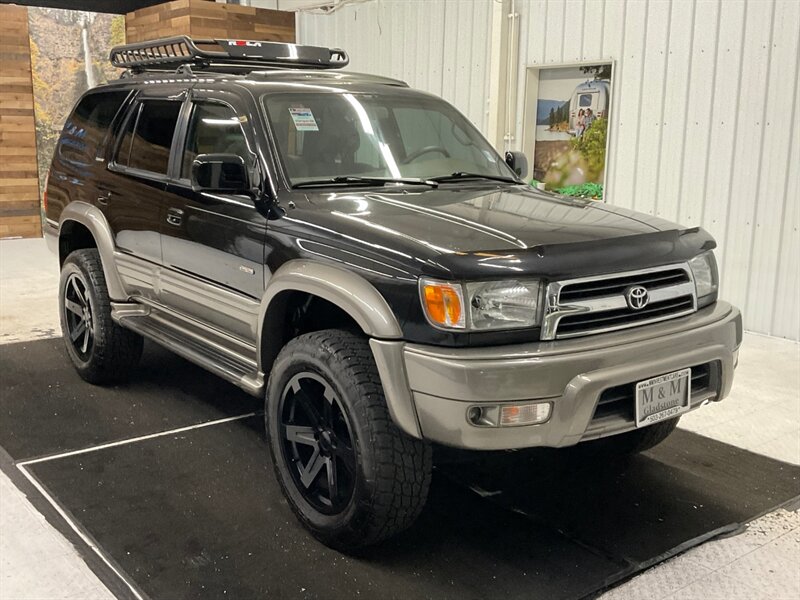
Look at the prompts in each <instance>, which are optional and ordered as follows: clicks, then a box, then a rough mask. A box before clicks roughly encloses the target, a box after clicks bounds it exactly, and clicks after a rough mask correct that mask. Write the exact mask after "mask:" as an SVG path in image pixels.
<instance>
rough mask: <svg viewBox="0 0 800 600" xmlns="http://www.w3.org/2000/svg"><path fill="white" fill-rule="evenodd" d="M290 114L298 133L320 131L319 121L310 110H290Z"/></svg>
mask: <svg viewBox="0 0 800 600" xmlns="http://www.w3.org/2000/svg"><path fill="white" fill-rule="evenodd" d="M289 114H290V115H292V121H294V127H295V129H297V131H319V127H317V121H316V119H315V118H314V114H313V113H312V112H311V109H310V108H290V109H289Z"/></svg>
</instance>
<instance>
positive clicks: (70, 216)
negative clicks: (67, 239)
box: [58, 201, 128, 301]
mask: <svg viewBox="0 0 800 600" xmlns="http://www.w3.org/2000/svg"><path fill="white" fill-rule="evenodd" d="M67 221H75V222H76V223H80V224H81V225H83V226H85V227H86V228H87V229H88V230H89V232H90V233H91V234H92V236H93V237H94V240H95V242H96V243H97V250H98V252H100V259H101V261H102V263H103V273H104V274H105V276H106V286H107V287H108V295H109V296H110V297H111V299H112V300H118V301H122V300H127V299H128V294H127V293H126V292H125V286H124V285H123V284H122V279H120V276H119V273H118V272H117V267H116V264H115V263H114V248H115V246H114V235H113V234H112V233H111V227H110V226H109V224H108V221H107V220H106V217H105V215H104V214H103V213H102V212H101V211H100V209H99V208H97V207H96V206H92V205H91V204H88V203H86V202H80V201H76V202H70V203H69V204H68V205H67V206H66V207H65V208H64V210H63V211H62V212H61V217H60V218H59V222H58V231H59V237H60V236H61V232H62V231H63V228H64V224H65V223H66V222H67Z"/></svg>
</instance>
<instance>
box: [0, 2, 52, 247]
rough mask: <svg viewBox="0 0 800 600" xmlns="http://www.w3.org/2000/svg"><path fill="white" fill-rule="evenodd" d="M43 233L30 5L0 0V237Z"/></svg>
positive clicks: (36, 235) (39, 234)
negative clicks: (0, 0) (29, 27)
mask: <svg viewBox="0 0 800 600" xmlns="http://www.w3.org/2000/svg"><path fill="white" fill-rule="evenodd" d="M41 234H42V223H41V209H40V204H39V180H38V175H37V171H36V125H35V122H34V117H33V83H32V82H31V50H30V43H29V41H28V9H27V8H25V7H24V6H9V5H8V4H1V5H0V238H7V237H38V236H41Z"/></svg>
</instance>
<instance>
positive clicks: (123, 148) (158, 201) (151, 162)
mask: <svg viewBox="0 0 800 600" xmlns="http://www.w3.org/2000/svg"><path fill="white" fill-rule="evenodd" d="M172 91H173V92H174V93H169V92H166V93H165V94H164V95H158V96H154V95H140V97H139V98H137V99H136V101H135V102H134V103H133V105H132V106H131V109H130V110H129V112H128V114H127V117H126V119H125V121H124V122H123V124H122V126H121V128H120V130H119V132H118V134H117V137H116V140H115V144H114V146H113V150H112V156H111V160H110V161H109V164H108V171H107V175H106V176H105V177H104V178H103V180H102V182H101V183H100V184H99V185H98V198H97V203H98V206H100V208H101V210H102V211H103V213H104V214H105V217H106V219H107V220H108V223H109V226H110V227H111V230H112V232H113V234H114V239H115V243H116V247H117V250H119V251H120V252H121V254H122V256H121V257H120V259H119V260H118V265H119V271H120V275H121V276H122V278H123V281H124V282H125V283H126V286H127V287H128V288H129V292H131V293H140V294H142V295H144V296H146V297H153V298H155V296H156V293H155V277H156V273H157V267H158V266H159V265H160V264H161V261H162V253H161V232H160V230H161V224H162V222H163V220H164V215H165V208H166V206H167V204H168V200H169V195H168V193H167V189H166V188H167V180H168V173H169V172H170V167H171V160H172V158H171V149H172V145H173V143H174V139H175V135H176V130H177V124H178V119H179V116H180V113H181V109H182V105H183V103H184V101H185V100H186V90H185V89H184V90H172Z"/></svg>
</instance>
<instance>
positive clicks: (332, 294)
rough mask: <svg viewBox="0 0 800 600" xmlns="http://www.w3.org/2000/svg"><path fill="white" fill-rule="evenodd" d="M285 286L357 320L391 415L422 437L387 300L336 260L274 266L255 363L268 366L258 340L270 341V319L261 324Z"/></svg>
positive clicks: (263, 303)
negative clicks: (371, 355)
mask: <svg viewBox="0 0 800 600" xmlns="http://www.w3.org/2000/svg"><path fill="white" fill-rule="evenodd" d="M288 291H296V292H305V293H308V294H313V295H315V296H318V297H320V298H323V299H325V300H327V301H328V302H331V303H332V304H335V305H336V306H338V307H339V308H341V309H342V310H343V311H345V312H346V313H347V314H349V315H350V316H351V317H352V318H353V320H355V322H356V323H358V325H359V327H361V329H362V331H363V332H364V333H365V334H366V335H368V336H369V337H370V338H371V339H370V347H371V349H372V353H373V356H374V358H375V363H376V365H377V366H378V373H379V375H380V378H381V383H382V384H383V390H384V396H385V397H386V403H387V405H388V408H389V413H390V415H391V416H392V419H393V420H394V422H395V423H396V424H397V426H398V427H400V429H402V430H403V431H405V432H406V433H407V434H409V435H412V436H414V437H417V438H419V437H422V434H421V430H420V427H419V420H418V418H417V411H416V408H415V406H414V400H413V396H412V394H411V390H410V388H409V387H408V378H407V377H406V372H405V366H404V364H403V361H402V356H401V355H402V346H403V341H402V337H403V332H402V330H401V329H400V325H399V323H398V322H397V318H396V317H395V315H394V312H393V311H392V309H391V308H390V307H389V304H388V303H387V302H386V299H385V298H384V297H383V296H382V295H381V294H380V292H378V290H376V289H375V287H373V285H372V284H371V283H369V281H367V280H366V279H365V278H363V277H361V276H360V275H358V274H357V273H354V272H352V271H349V270H347V269H344V268H341V267H338V266H336V265H329V264H324V263H319V262H315V261H309V260H303V259H296V260H291V261H289V262H287V263H286V264H284V265H282V266H281V267H280V268H279V269H278V270H277V271H275V273H274V274H273V275H272V277H271V278H270V280H269V283H268V284H267V288H266V291H265V293H264V296H263V298H262V300H261V307H260V311H259V321H258V338H257V339H258V340H259V344H258V346H257V354H258V365H259V368H261V369H262V370H263V369H264V368H265V366H267V365H265V364H264V361H265V359H266V360H269V359H268V358H266V357H263V356H262V351H263V347H264V343H262V340H263V342H266V343H267V344H268V343H269V340H268V339H265V338H264V336H265V335H266V336H270V333H269V324H267V323H266V319H267V313H268V311H269V309H270V305H271V304H272V303H273V301H274V300H275V299H276V298H277V297H278V296H279V295H280V294H281V293H282V292H288ZM378 342H380V343H378ZM273 358H274V357H273ZM266 375H267V376H268V375H269V373H266Z"/></svg>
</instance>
